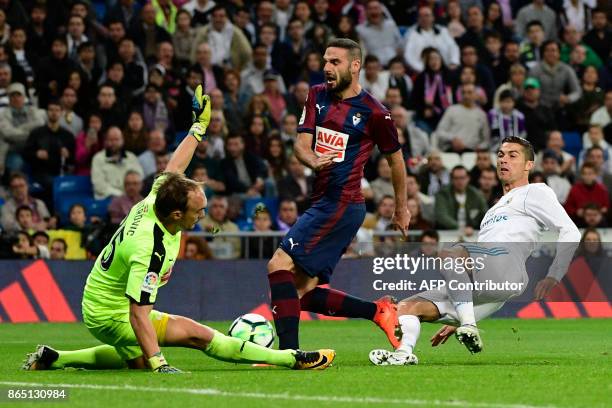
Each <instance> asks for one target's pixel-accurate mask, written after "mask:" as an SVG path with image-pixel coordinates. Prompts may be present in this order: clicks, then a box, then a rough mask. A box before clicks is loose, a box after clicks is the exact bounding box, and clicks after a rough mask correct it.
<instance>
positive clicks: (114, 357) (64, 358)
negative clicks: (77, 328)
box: [51, 344, 127, 369]
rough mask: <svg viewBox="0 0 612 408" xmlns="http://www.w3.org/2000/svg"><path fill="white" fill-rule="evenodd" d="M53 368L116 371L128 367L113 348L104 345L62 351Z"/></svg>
mask: <svg viewBox="0 0 612 408" xmlns="http://www.w3.org/2000/svg"><path fill="white" fill-rule="evenodd" d="M57 352H58V353H59V357H58V359H57V360H56V361H55V362H54V363H53V364H52V365H51V368H65V367H75V368H87V369H116V368H124V367H126V366H127V364H126V362H125V361H124V360H123V359H122V358H121V357H120V356H119V354H117V351H116V350H115V348H114V347H113V346H109V345H107V344H103V345H101V346H96V347H90V348H86V349H81V350H72V351H60V350H57Z"/></svg>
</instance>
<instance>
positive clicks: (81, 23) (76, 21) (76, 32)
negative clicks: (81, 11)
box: [66, 14, 89, 62]
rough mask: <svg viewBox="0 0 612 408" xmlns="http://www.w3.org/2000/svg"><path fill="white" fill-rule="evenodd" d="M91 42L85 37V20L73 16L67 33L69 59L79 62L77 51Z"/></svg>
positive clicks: (69, 21)
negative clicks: (85, 43)
mask: <svg viewBox="0 0 612 408" xmlns="http://www.w3.org/2000/svg"><path fill="white" fill-rule="evenodd" d="M87 41H89V39H88V38H87V36H86V35H85V20H84V19H83V17H81V16H79V15H77V14H73V15H71V16H70V17H69V18H68V32H67V33H66V44H67V46H68V58H70V59H71V60H73V61H75V62H76V61H77V59H78V53H77V49H78V47H79V45H81V44H82V43H84V42H87Z"/></svg>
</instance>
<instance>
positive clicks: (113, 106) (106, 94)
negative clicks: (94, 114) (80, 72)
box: [97, 85, 125, 130]
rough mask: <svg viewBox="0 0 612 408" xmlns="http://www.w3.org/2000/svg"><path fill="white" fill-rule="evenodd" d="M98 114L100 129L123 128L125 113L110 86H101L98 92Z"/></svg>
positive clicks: (113, 89)
mask: <svg viewBox="0 0 612 408" xmlns="http://www.w3.org/2000/svg"><path fill="white" fill-rule="evenodd" d="M97 101H98V112H99V113H100V116H101V118H102V129H103V130H106V129H108V128H110V127H118V128H120V129H121V128H123V126H124V125H125V113H124V110H123V108H122V107H121V104H120V103H119V102H117V95H116V94H115V88H113V87H112V86H110V85H102V86H101V87H100V89H99V90H98V98H97Z"/></svg>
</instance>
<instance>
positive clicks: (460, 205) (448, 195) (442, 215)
mask: <svg viewBox="0 0 612 408" xmlns="http://www.w3.org/2000/svg"><path fill="white" fill-rule="evenodd" d="M469 183H470V177H469V175H468V172H467V169H466V168H465V167H463V166H455V167H454V168H453V170H452V171H451V184H450V185H449V186H448V187H445V188H442V189H441V190H440V191H439V192H438V193H437V194H436V209H435V214H436V225H437V227H438V228H441V229H453V230H454V229H458V230H460V231H461V233H462V234H465V235H467V236H471V235H472V234H473V233H474V229H475V228H479V227H480V221H482V218H483V217H484V215H485V212H486V211H487V203H486V201H485V199H484V197H483V196H482V194H481V193H480V191H478V190H477V189H476V188H474V187H473V186H470V184H469Z"/></svg>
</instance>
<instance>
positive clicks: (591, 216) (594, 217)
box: [583, 203, 608, 228]
mask: <svg viewBox="0 0 612 408" xmlns="http://www.w3.org/2000/svg"><path fill="white" fill-rule="evenodd" d="M583 219H584V228H607V227H608V223H607V221H606V219H605V218H604V216H603V213H602V212H601V207H600V206H599V205H597V204H595V203H590V204H587V205H586V206H585V207H584V216H583Z"/></svg>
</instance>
